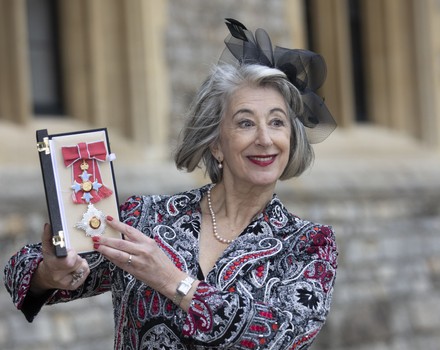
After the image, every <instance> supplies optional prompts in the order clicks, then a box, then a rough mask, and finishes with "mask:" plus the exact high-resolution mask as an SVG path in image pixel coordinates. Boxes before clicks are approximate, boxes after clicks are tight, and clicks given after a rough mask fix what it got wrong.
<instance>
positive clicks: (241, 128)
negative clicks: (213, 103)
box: [212, 87, 291, 186]
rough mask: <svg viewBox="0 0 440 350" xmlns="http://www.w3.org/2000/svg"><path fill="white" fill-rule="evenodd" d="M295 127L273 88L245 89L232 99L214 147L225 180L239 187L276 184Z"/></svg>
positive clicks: (280, 96)
mask: <svg viewBox="0 0 440 350" xmlns="http://www.w3.org/2000/svg"><path fill="white" fill-rule="evenodd" d="M290 134H291V126H290V121H289V116H288V110H287V106H286V102H285V101H284V98H283V96H282V95H281V94H280V93H279V92H278V91H277V90H276V89H274V88H271V87H242V88H240V89H238V90H237V91H236V92H235V93H234V94H233V95H232V97H231V99H230V101H229V105H228V106H227V109H226V111H225V115H224V116H223V120H222V122H221V125H220V139H219V142H218V144H217V145H216V146H214V147H213V148H212V152H213V155H214V156H215V157H216V158H217V159H218V160H219V159H220V160H222V161H223V177H224V179H225V181H229V180H232V181H234V182H237V181H238V183H239V184H243V185H245V184H248V185H257V186H258V185H260V186H261V185H262V186H266V185H274V184H275V183H276V181H277V180H278V179H279V178H280V176H281V174H282V173H283V171H284V169H285V168H286V165H287V162H288V159H289V152H290Z"/></svg>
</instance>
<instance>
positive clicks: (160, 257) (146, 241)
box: [93, 217, 187, 299]
mask: <svg viewBox="0 0 440 350" xmlns="http://www.w3.org/2000/svg"><path fill="white" fill-rule="evenodd" d="M107 224H108V225H109V226H111V227H112V228H114V229H115V230H116V231H118V232H121V233H122V234H123V235H124V237H125V239H117V238H110V237H105V236H101V237H93V241H94V242H95V244H94V248H95V250H96V251H98V252H100V253H101V254H102V255H104V256H105V257H106V258H107V259H108V260H110V261H111V262H112V263H114V264H115V265H116V266H118V267H120V268H121V269H123V270H125V271H127V272H128V273H130V274H131V275H133V276H134V277H135V278H136V279H138V280H140V281H142V282H144V283H145V284H147V285H149V286H150V287H151V288H153V289H155V290H156V291H158V292H159V293H161V294H163V295H165V296H166V297H168V298H170V299H172V298H173V296H174V294H175V292H176V286H177V285H178V283H179V282H180V281H181V280H183V279H184V278H185V277H186V276H187V275H186V274H185V273H184V272H182V271H181V270H179V269H178V268H177V267H176V266H175V265H174V263H173V262H172V261H171V260H170V259H169V258H168V257H167V256H166V254H165V253H164V251H163V250H162V249H160V248H159V246H158V245H157V243H156V242H155V241H154V240H153V239H151V238H149V237H147V236H145V235H144V234H143V233H142V232H140V231H139V230H137V229H135V228H133V227H131V226H129V225H126V224H124V223H121V222H119V221H118V220H115V219H113V218H112V217H107Z"/></svg>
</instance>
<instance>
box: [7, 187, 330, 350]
mask: <svg viewBox="0 0 440 350" xmlns="http://www.w3.org/2000/svg"><path fill="white" fill-rule="evenodd" d="M208 186H209V185H207V186H204V187H202V188H200V189H195V190H192V191H188V192H183V193H180V194H176V195H172V196H140V197H131V198H129V199H128V200H127V202H126V203H125V204H124V205H122V206H121V218H122V220H123V221H124V222H125V223H127V224H129V225H132V226H134V227H136V228H137V229H139V230H140V231H142V232H143V233H144V234H145V235H148V236H150V237H153V238H154V239H155V240H156V242H157V244H158V245H159V246H160V247H161V248H162V249H163V250H164V251H165V252H166V253H167V254H168V256H169V257H170V258H171V259H172V260H173V261H174V263H175V264H176V266H178V267H179V268H180V269H182V270H184V271H186V272H187V273H188V274H190V275H192V276H197V277H198V279H200V280H202V282H201V283H200V285H199V286H198V288H197V290H196V293H195V295H194V298H193V300H192V303H191V307H190V310H189V312H188V313H186V312H184V311H183V310H181V309H180V308H178V307H176V306H175V305H174V304H173V303H172V301H171V300H169V299H167V298H165V297H164V296H163V295H161V294H160V293H157V292H156V291H155V290H153V289H152V288H150V287H149V286H148V285H146V284H144V283H142V282H140V281H138V280H136V279H135V278H134V277H133V276H131V275H130V274H128V273H126V272H124V271H123V270H121V269H119V268H117V267H115V266H114V265H113V264H112V263H110V262H109V261H107V260H106V259H104V258H103V257H102V256H101V255H99V254H97V253H93V254H89V255H87V256H86V258H87V260H88V262H89V265H90V268H91V273H90V275H89V276H88V278H87V280H86V281H85V283H84V285H83V286H82V287H80V288H79V289H78V290H76V291H64V290H56V291H52V292H51V293H50V294H48V295H47V296H46V297H45V298H43V299H41V298H40V299H38V300H36V299H35V298H33V297H32V296H31V295H30V293H28V290H29V284H30V280H31V277H32V274H33V273H34V272H35V270H36V268H37V266H38V263H39V262H40V261H41V259H42V253H41V245H40V244H34V245H28V246H26V247H24V248H22V249H21V250H20V251H19V252H18V253H17V254H16V255H14V256H13V257H12V258H11V259H10V261H9V263H8V265H7V266H6V268H5V285H6V288H7V289H8V291H9V292H10V294H11V295H12V298H13V302H14V303H15V305H16V307H17V308H18V309H20V310H21V311H22V312H23V313H24V314H25V316H26V317H27V319H28V320H29V321H32V320H33V318H34V317H35V316H36V315H37V313H38V312H39V310H40V309H41V307H42V306H43V305H44V304H54V303H59V302H67V301H70V300H74V299H79V298H85V297H91V296H93V295H97V294H100V293H103V292H112V294H113V307H114V314H115V349H133V350H134V349H170V350H176V349H266V348H270V349H307V348H308V347H309V346H310V344H311V343H312V341H313V339H314V338H315V337H316V335H317V334H318V332H319V331H320V329H321V327H322V326H323V324H324V322H325V320H326V317H327V314H328V312H329V309H330V303H331V297H332V292H333V286H334V281H335V273H336V267H337V255H338V254H337V249H336V242H335V237H334V233H333V231H332V229H331V228H330V227H328V226H324V225H319V224H314V223H311V222H308V221H304V220H301V219H299V218H298V217H296V216H294V215H292V214H290V213H289V212H288V211H287V210H286V208H285V207H284V206H283V204H282V203H281V202H280V200H279V199H278V198H277V197H276V196H275V195H274V196H273V199H272V200H271V202H270V203H269V204H268V205H267V206H266V208H265V210H264V211H263V212H262V213H261V214H260V215H259V216H258V217H257V218H255V219H254V220H253V221H252V222H251V223H250V224H249V226H248V227H247V228H246V229H245V230H244V231H243V232H242V233H241V235H240V237H239V238H238V239H236V240H235V241H234V242H233V243H232V244H230V246H229V247H228V248H227V249H226V250H225V252H224V253H223V255H222V256H221V257H220V258H219V260H218V261H217V263H216V265H215V266H214V268H213V269H212V270H211V271H210V272H209V274H208V275H207V276H203V274H202V272H201V270H200V268H199V265H198V255H199V248H198V247H199V245H198V237H199V233H200V227H201V209H200V201H201V199H202V197H203V196H204V195H205V194H206V191H207V189H208Z"/></svg>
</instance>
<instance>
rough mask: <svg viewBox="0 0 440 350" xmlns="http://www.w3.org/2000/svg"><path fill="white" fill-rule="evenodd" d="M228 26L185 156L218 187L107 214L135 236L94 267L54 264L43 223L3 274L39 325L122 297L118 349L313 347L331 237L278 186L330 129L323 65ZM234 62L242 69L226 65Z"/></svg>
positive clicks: (112, 245) (325, 294) (91, 262)
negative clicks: (61, 310)
mask: <svg viewBox="0 0 440 350" xmlns="http://www.w3.org/2000/svg"><path fill="white" fill-rule="evenodd" d="M227 25H228V28H229V29H230V31H231V36H229V37H228V38H227V39H226V40H225V42H226V45H227V51H226V52H225V53H224V54H223V55H222V59H221V63H220V64H219V65H217V66H216V67H215V68H213V71H212V72H211V74H210V76H209V77H208V79H207V80H206V81H205V83H204V84H203V85H202V87H201V89H200V90H199V92H198V94H197V95H196V98H195V100H194V103H193V105H192V107H191V110H190V113H189V118H188V121H187V124H186V125H185V128H184V130H183V138H182V142H181V144H180V146H179V148H178V149H177V152H176V156H175V161H176V164H177V166H178V167H179V168H183V169H186V170H188V171H192V170H194V169H195V168H196V167H198V166H199V165H200V164H201V163H203V164H204V165H205V167H206V171H207V173H208V174H209V177H210V179H211V181H212V184H209V185H205V186H204V187H202V188H199V189H195V190H191V191H187V192H183V193H180V194H176V195H172V196H138V197H136V196H135V197H131V198H130V199H128V201H127V202H126V203H125V204H124V205H122V206H121V213H120V217H121V222H120V221H118V220H117V219H114V218H111V217H107V222H108V225H110V226H111V227H113V228H115V229H117V230H119V231H120V232H121V233H123V234H124V236H125V240H119V239H112V238H109V237H105V236H101V237H94V238H93V240H94V249H95V250H96V253H94V254H89V255H86V256H84V257H81V256H79V255H77V254H76V253H75V252H74V251H69V253H68V256H67V257H66V258H56V257H55V256H54V254H53V252H52V246H51V242H50V238H51V233H50V227H49V225H46V226H45V228H44V233H43V240H42V243H41V244H36V245H29V246H26V247H25V248H23V249H22V250H21V251H20V252H19V253H17V254H16V255H15V256H14V257H12V258H11V260H10V263H9V265H8V266H6V269H5V281H6V287H7V289H8V290H9V292H10V293H11V295H12V297H13V300H14V303H15V304H16V306H17V307H18V308H19V309H21V310H22V311H23V312H24V314H25V316H26V317H27V319H28V320H29V321H32V320H33V318H34V316H35V315H36V314H37V313H38V312H39V310H40V309H41V307H42V306H43V305H44V304H52V303H58V302H65V301H70V300H74V299H78V298H84V297H89V296H93V295H97V294H100V293H103V292H106V291H112V293H113V305H114V308H115V349H196V348H197V349H218V348H230V349H257V348H259V349H264V348H271V349H291V348H301V349H306V348H308V347H309V345H310V344H311V343H312V341H313V339H314V338H315V337H316V335H317V334H318V332H319V330H320V329H321V327H322V325H323V324H324V322H325V319H326V316H327V313H328V311H329V307H330V302H331V295H332V291H333V285H334V279H335V271H336V258H337V251H336V244H335V240H334V234H333V231H332V229H331V228H329V227H328V226H323V225H319V224H313V223H311V222H308V221H304V220H301V219H300V218H298V217H296V216H294V215H292V214H290V213H289V212H288V211H287V209H286V208H285V207H284V206H283V204H282V203H281V202H280V200H279V199H278V198H277V197H276V195H274V190H275V185H276V183H277V181H278V180H279V179H288V178H291V177H293V176H299V175H300V174H301V173H302V172H303V171H304V170H305V169H306V168H307V167H308V166H309V165H310V163H311V161H312V159H313V151H312V148H311V146H310V142H317V141H321V140H322V139H323V138H325V137H326V136H327V135H328V134H329V133H330V132H331V131H332V130H333V128H334V122H333V119H332V118H331V115H330V113H329V112H328V111H327V109H326V108H325V105H324V104H323V102H322V100H320V99H319V98H318V97H317V96H316V95H315V94H314V92H313V89H314V88H316V87H319V86H318V85H320V84H321V83H322V82H323V80H324V78H325V75H323V74H324V73H325V65H324V62H323V60H322V58H321V57H320V56H318V55H316V54H313V53H311V52H309V51H298V50H287V49H280V48H276V49H275V51H274V52H272V47H271V44H270V40H268V36H267V34H266V32H264V31H263V30H261V29H260V30H257V32H256V38H254V37H253V35H252V33H251V32H249V31H248V30H247V29H246V28H245V27H244V26H243V25H242V24H241V23H239V22H237V21H235V20H231V19H230V20H228V22H227ZM227 53H232V55H233V58H234V59H235V60H236V61H235V62H232V63H226V62H225V61H227V60H229V61H230V58H227V57H226V56H227ZM295 59H299V60H297V61H295ZM298 62H301V63H305V62H306V63H307V64H308V65H307V67H303V66H301V65H299V64H298ZM313 68H314V69H315V71H314V72H313V75H312V76H310V71H309V69H312V70H313ZM283 69H284V70H283ZM317 69H320V71H317ZM301 77H302V78H303V80H300V78H301ZM310 77H312V79H311V80H310V81H307V79H308V78H310ZM317 81H318V82H317ZM315 83H316V84H315ZM313 84H315V85H316V86H313ZM307 129H309V131H306V130H307Z"/></svg>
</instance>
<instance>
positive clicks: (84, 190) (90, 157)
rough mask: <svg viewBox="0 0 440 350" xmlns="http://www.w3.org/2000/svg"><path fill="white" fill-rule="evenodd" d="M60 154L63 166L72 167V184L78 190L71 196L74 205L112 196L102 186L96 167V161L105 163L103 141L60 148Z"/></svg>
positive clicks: (105, 155)
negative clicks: (77, 187)
mask: <svg viewBox="0 0 440 350" xmlns="http://www.w3.org/2000/svg"><path fill="white" fill-rule="evenodd" d="M61 152H62V154H63V159H64V165H65V166H66V167H70V166H71V167H72V175H73V179H74V181H75V182H74V184H76V185H77V186H79V188H80V189H78V190H75V191H74V192H73V194H72V199H73V202H74V203H76V204H87V203H96V202H99V201H100V200H101V199H104V198H107V197H109V196H110V195H112V194H113V191H112V190H111V189H109V188H107V187H106V186H104V185H103V184H102V179H101V173H100V171H99V166H98V161H100V162H105V161H107V149H106V147H105V143H104V142H103V141H98V142H90V143H85V142H80V143H78V144H77V145H76V146H67V147H62V148H61ZM81 182H82V183H81ZM72 188H74V186H72Z"/></svg>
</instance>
